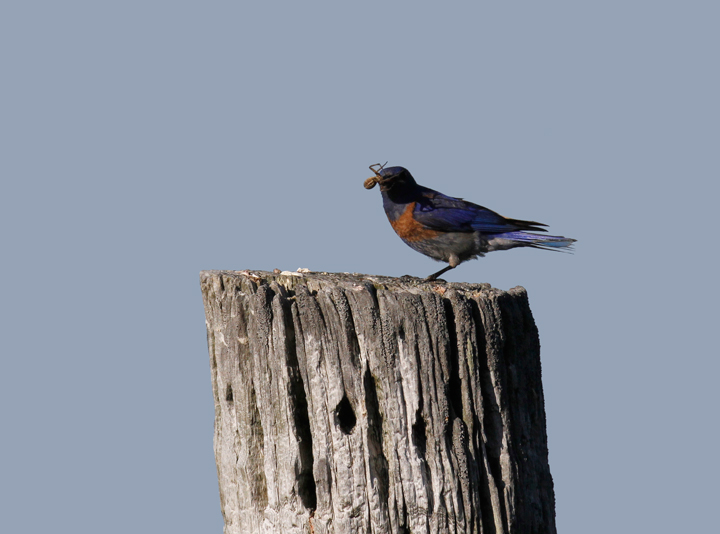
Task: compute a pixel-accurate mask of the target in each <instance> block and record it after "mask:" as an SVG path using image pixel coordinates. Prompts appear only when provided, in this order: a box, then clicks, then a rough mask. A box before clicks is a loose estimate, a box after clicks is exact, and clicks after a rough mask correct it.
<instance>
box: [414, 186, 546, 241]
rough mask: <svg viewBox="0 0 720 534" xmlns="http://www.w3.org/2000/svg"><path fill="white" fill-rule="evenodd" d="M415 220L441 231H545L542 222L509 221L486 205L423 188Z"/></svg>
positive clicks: (416, 207)
mask: <svg viewBox="0 0 720 534" xmlns="http://www.w3.org/2000/svg"><path fill="white" fill-rule="evenodd" d="M413 215H414V217H413V218H414V219H415V220H416V221H417V222H419V223H421V224H423V225H425V226H427V227H428V228H432V229H433V230H439V231H442V232H476V231H479V232H482V233H487V234H500V233H503V232H511V231H514V230H534V231H539V232H545V231H546V230H545V229H544V228H541V227H542V226H545V225H544V224H542V223H538V222H533V221H521V220H518V219H508V218H506V217H503V216H502V215H500V214H498V213H495V212H494V211H492V210H489V209H487V208H485V207H483V206H479V205H477V204H473V203H472V202H468V201H467V200H463V199H461V198H453V197H449V196H447V195H443V194H442V193H439V192H438V191H433V190H432V189H428V188H426V187H422V188H421V191H420V196H419V199H418V201H417V204H416V205H415V212H414V214H413Z"/></svg>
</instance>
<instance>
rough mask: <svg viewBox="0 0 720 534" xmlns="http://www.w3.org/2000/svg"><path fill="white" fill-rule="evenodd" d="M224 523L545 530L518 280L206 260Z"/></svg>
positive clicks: (526, 325) (536, 388)
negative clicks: (224, 267) (496, 282)
mask: <svg viewBox="0 0 720 534" xmlns="http://www.w3.org/2000/svg"><path fill="white" fill-rule="evenodd" d="M200 279H201V285H202V293H203V298H204V302H205V314H206V318H207V332H208V346H209V352H210V364H211V369H212V386H213V393H214V397H215V456H216V460H217V469H218V479H219V482H220V501H221V507H222V513H223V516H224V518H225V534H241V533H242V534H248V533H261V532H262V533H277V534H288V533H314V534H322V533H337V534H345V533H367V534H370V533H374V534H379V533H412V534H420V533H451V532H452V533H483V534H534V533H543V534H545V533H547V534H554V533H555V532H556V530H555V502H554V494H553V483H552V478H551V476H550V469H549V466H548V451H547V435H546V429H545V411H544V400H543V391H542V382H541V374H540V345H539V342H538V333H537V328H536V327H535V323H534V321H533V318H532V314H531V312H530V307H529V305H528V299H527V293H526V292H525V290H524V289H523V288H521V287H516V288H514V289H511V290H510V291H507V292H504V291H500V290H497V289H493V288H491V287H490V286H489V285H488V284H461V283H444V282H432V283H429V282H424V281H421V280H419V279H415V278H407V279H406V278H388V277H383V276H369V275H361V274H330V273H289V272H284V273H280V274H273V273H268V272H261V271H241V272H236V271H204V272H202V273H201V275H200Z"/></svg>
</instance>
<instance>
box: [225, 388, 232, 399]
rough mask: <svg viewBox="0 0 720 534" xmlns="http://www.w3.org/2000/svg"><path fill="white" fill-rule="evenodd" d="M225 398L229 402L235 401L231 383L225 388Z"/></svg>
mask: <svg viewBox="0 0 720 534" xmlns="http://www.w3.org/2000/svg"><path fill="white" fill-rule="evenodd" d="M225 400H226V401H227V402H232V401H233V390H232V386H231V385H230V384H228V385H227V388H225Z"/></svg>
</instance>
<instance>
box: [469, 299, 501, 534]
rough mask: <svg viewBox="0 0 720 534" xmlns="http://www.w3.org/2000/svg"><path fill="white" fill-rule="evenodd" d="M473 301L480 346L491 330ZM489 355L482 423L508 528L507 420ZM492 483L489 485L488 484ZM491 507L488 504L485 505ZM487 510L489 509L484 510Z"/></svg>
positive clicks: (482, 364) (483, 369) (482, 358)
mask: <svg viewBox="0 0 720 534" xmlns="http://www.w3.org/2000/svg"><path fill="white" fill-rule="evenodd" d="M470 305H471V307H472V310H473V316H474V317H475V322H476V324H477V325H478V328H477V337H478V339H477V343H478V346H479V347H486V345H487V333H486V332H485V330H484V328H483V318H482V310H481V309H480V306H479V305H478V303H477V302H476V301H474V300H471V301H470ZM488 360H489V358H488V355H487V354H480V355H478V362H477V363H478V365H477V368H478V373H479V375H480V390H481V394H482V403H483V420H482V426H483V429H484V430H485V437H486V440H487V441H486V443H485V453H486V454H487V463H488V465H489V467H490V472H489V473H488V472H486V470H485V469H483V471H485V477H486V478H488V479H489V478H491V477H492V479H493V481H494V483H495V486H496V488H497V491H498V493H499V496H498V497H499V498H498V501H499V502H498V505H499V508H500V517H501V522H502V524H503V525H504V526H505V528H506V529H507V524H508V523H507V522H508V518H507V510H506V507H505V497H504V493H505V491H504V489H505V488H504V486H505V484H504V482H503V475H502V467H501V465H500V453H501V449H502V439H503V422H502V415H501V414H500V407H499V405H498V399H497V397H496V396H495V387H494V386H493V380H492V376H491V373H490V366H489V363H488ZM488 486H489V485H488ZM485 509H487V506H486V507H485ZM487 511H488V514H483V515H487V516H488V517H492V516H493V515H495V514H494V513H493V511H492V507H491V508H490V509H489V510H487ZM483 512H485V510H483ZM494 530H495V526H494V525H493V526H492V530H491V532H494Z"/></svg>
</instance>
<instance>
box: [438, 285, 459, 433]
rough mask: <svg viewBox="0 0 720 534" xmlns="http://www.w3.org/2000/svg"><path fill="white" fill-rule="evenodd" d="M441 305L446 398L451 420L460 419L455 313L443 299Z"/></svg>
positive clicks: (449, 426)
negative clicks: (447, 366)
mask: <svg viewBox="0 0 720 534" xmlns="http://www.w3.org/2000/svg"><path fill="white" fill-rule="evenodd" d="M443 305H444V307H445V319H446V321H447V329H448V337H449V338H450V342H449V343H448V345H449V347H448V348H449V349H450V350H449V351H448V359H449V362H448V363H449V364H450V380H449V382H448V398H449V399H450V407H451V409H452V411H451V412H450V417H451V419H454V418H455V417H460V418H462V416H463V405H462V384H461V382H460V361H459V354H458V346H457V331H456V326H455V311H454V310H453V307H452V303H451V302H450V301H449V300H447V299H444V301H443ZM448 428H449V429H451V428H452V422H449V424H448Z"/></svg>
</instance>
